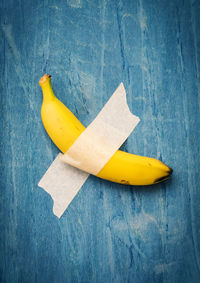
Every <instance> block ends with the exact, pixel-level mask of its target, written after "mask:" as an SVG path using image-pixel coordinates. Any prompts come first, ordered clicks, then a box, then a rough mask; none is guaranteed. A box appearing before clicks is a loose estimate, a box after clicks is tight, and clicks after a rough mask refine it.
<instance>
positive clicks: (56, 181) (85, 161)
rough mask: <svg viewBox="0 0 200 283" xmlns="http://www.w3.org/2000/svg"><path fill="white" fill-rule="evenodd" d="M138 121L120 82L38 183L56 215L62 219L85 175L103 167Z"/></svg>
mask: <svg viewBox="0 0 200 283" xmlns="http://www.w3.org/2000/svg"><path fill="white" fill-rule="evenodd" d="M139 121H140V119H139V118H138V117H137V116H135V115H133V114H132V113H131V112H130V110H129V108H128V105H127V101H126V91H125V89H124V86H123V84H122V83H121V84H120V85H119V87H118V88H117V90H116V91H115V92H114V94H113V95H112V96H111V98H110V99H109V101H108V102H107V103H106V104H105V106H104V107H103V109H102V110H101V111H100V112H99V114H98V115H97V117H96V118H95V119H94V120H93V122H92V123H91V124H90V125H89V126H88V127H87V128H86V130H85V131H84V132H83V133H82V134H81V135H80V136H79V137H78V139H77V140H76V141H75V142H74V143H73V145H72V146H71V147H70V149H69V150H68V151H67V152H66V153H65V154H64V155H62V154H59V155H58V156H57V158H56V159H55V160H54V162H53V163H52V164H51V166H50V167H49V169H48V170H47V172H46V173H45V174H44V176H43V177H42V179H41V180H40V182H39V184H38V186H40V187H42V188H43V189H44V190H45V191H46V192H48V193H49V194H50V195H51V197H52V199H53V201H54V206H53V212H54V214H55V215H56V216H58V217H61V216H62V214H63V213H64V211H65V209H66V208H67V207H68V205H69V204H70V202H71V201H72V199H73V198H74V197H75V195H76V194H77V192H78V191H79V190H80V188H81V187H82V185H83V184H84V182H85V181H86V180H87V178H88V176H89V174H88V173H90V174H94V175H96V174H97V173H98V172H99V171H100V170H101V169H102V168H103V167H104V165H105V164H106V163H107V162H108V161H109V159H110V158H111V157H112V156H113V154H114V153H115V152H116V151H117V150H118V149H119V147H120V146H121V145H122V144H123V142H124V141H125V140H126V139H127V137H128V136H129V135H130V133H131V132H132V131H133V130H134V128H135V127H136V126H137V124H138V122H139ZM63 161H65V162H66V163H65V162H63ZM86 172H87V173H86Z"/></svg>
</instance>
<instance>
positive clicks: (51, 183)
mask: <svg viewBox="0 0 200 283" xmlns="http://www.w3.org/2000/svg"><path fill="white" fill-rule="evenodd" d="M61 156H62V154H61V153H59V154H58V155H57V157H56V159H55V160H54V161H53V163H52V164H51V166H50V167H49V169H48V170H47V171H46V173H45V174H44V176H43V177H42V179H41V180H40V182H39V183H38V186H39V187H41V188H43V189H44V190H45V191H46V192H47V193H49V194H50V196H51V197H52V199H53V213H54V214H55V215H56V216H57V217H61V216H62V214H63V213H64V211H65V210H66V208H67V207H68V205H69V204H70V202H71V201H72V200H73V198H74V197H75V195H76V194H77V193H78V191H79V190H80V188H81V187H82V185H83V184H84V183H85V181H86V180H87V178H88V176H89V174H88V173H86V172H83V171H80V170H79V169H77V168H75V167H72V166H70V165H68V164H66V163H64V162H63V161H62V160H61V158H60V157H61Z"/></svg>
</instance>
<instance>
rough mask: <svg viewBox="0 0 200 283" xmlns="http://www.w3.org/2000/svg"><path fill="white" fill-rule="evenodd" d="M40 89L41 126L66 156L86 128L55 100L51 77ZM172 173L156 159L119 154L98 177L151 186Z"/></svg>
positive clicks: (44, 79)
mask: <svg viewBox="0 0 200 283" xmlns="http://www.w3.org/2000/svg"><path fill="white" fill-rule="evenodd" d="M39 85H40V86H41V88H42V92H43V104H42V108H41V117H42V122H43V124H44V127H45V129H46V131H47V133H48V135H49V136H50V138H51V139H52V141H53V142H54V143H55V144H56V146H57V147H58V148H59V149H60V150H61V151H62V152H63V153H65V152H66V151H67V150H68V149H69V148H70V146H71V145H72V144H73V143H74V141H75V140H76V139H77V138H78V137H79V135H80V134H81V133H82V132H83V131H84V129H85V127H84V126H83V125H82V124H81V122H80V121H79V120H78V119H77V118H76V117H75V116H74V114H73V113H72V112H71V111H70V110H69V109H68V108H67V107H66V106H65V105H64V104H63V103H62V102H61V101H60V100H58V99H57V98H56V96H55V95H54V93H53V90H52V87H51V76H50V75H46V74H45V75H44V76H43V77H42V78H41V79H40V81H39ZM171 173H172V169H171V168H169V167H168V166H167V165H165V164H164V163H163V162H161V161H159V160H157V159H154V158H150V157H143V156H138V155H134V154H130V153H126V152H123V151H120V150H118V151H117V152H116V153H115V154H114V155H113V156H112V158H111V159H110V160H109V161H108V162H107V163H106V165H105V166H104V167H103V169H102V170H101V171H100V172H99V173H98V174H97V176H98V177H100V178H102V179H106V180H109V181H113V182H117V183H121V184H129V185H151V184H155V183H158V182H161V181H163V180H166V179H168V178H169V176H170V175H171Z"/></svg>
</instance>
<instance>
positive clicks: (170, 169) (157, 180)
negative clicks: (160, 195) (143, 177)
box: [154, 167, 173, 184]
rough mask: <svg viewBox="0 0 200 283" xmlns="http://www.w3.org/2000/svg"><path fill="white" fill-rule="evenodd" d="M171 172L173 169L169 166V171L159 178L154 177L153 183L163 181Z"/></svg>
mask: <svg viewBox="0 0 200 283" xmlns="http://www.w3.org/2000/svg"><path fill="white" fill-rule="evenodd" d="M172 173H173V169H172V168H170V167H169V171H168V172H167V175H165V176H163V177H161V178H158V179H156V180H155V181H154V184H158V183H160V182H163V181H165V180H167V179H169V178H170V176H171V175H172Z"/></svg>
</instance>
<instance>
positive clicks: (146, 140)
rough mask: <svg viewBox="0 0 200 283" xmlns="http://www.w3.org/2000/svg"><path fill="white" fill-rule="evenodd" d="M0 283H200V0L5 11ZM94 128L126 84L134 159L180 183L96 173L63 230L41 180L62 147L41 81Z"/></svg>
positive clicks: (39, 4)
mask: <svg viewBox="0 0 200 283" xmlns="http://www.w3.org/2000/svg"><path fill="white" fill-rule="evenodd" d="M0 7H1V11H0V14H1V25H0V50H1V53H0V93H1V100H0V101H1V102H0V113H1V116H0V122H1V131H0V153H1V159H0V174H1V178H0V194H1V198H0V203H1V210H0V229H1V236H0V255H1V257H0V276H1V277H0V281H1V282H6V283H7V282H9V283H10V282H20V283H21V282H29V283H32V282H42V283H45V282H55V283H62V282H70V283H71V282H73V283H74V282H81V283H82V282H95V283H96V282H98V283H101V282H108V283H110V282H114V283H125V282H131V283H132V282H133V283H146V282H148V283H151V282H152V283H155V282H156V283H157V282H167V283H168V282H170V283H172V282H174V283H176V282H181V283H197V282H200V220H199V219H200V175H199V170H200V158H199V155H200V73H199V70H200V33H199V29H200V2H199V1H198V0H197V1H195V0H191V1H189V0H181V1H180V0H169V1H166V0H163V1H156V0H152V1H149V0H137V1H125V0H117V1H114V0H110V1H107V0H104V1H91V0H60V1H55V0H52V1H47V0H44V1H38V0H36V1H30V0H26V1H24V0H21V1H20V0H16V1H13V0H2V1H1V3H0ZM45 72H48V73H50V74H51V75H52V84H53V88H54V91H55V93H56V95H57V96H58V98H59V99H61V100H62V101H63V102H64V103H65V104H66V105H67V106H68V107H69V108H70V109H71V110H72V112H73V113H74V114H75V115H76V116H77V117H78V118H79V119H80V120H81V121H82V122H83V124H84V125H85V126H87V125H88V124H89V123H90V122H91V121H92V120H93V119H94V117H95V116H96V114H97V113H98V112H99V111H100V109H101V108H102V106H103V105H104V104H105V102H106V101H107V100H108V98H109V97H110V96H111V94H112V93H113V91H114V90H115V89H116V87H117V86H118V85H119V83H120V82H121V81H123V83H124V85H125V87H126V90H127V93H128V104H129V107H130V109H131V111H132V112H133V113H134V114H135V115H137V116H139V117H140V119H141V122H140V124H139V125H138V127H137V128H136V129H135V131H134V132H133V133H132V135H131V136H130V137H129V138H128V140H127V141H126V143H125V144H124V145H123V147H122V148H123V150H126V151H129V152H132V153H136V154H141V155H147V156H152V157H155V158H158V159H161V160H162V161H164V162H165V163H167V164H168V165H170V166H171V167H172V168H173V169H174V174H173V177H172V179H171V180H169V181H167V182H165V183H162V184H160V185H156V186H151V187H128V186H123V185H117V184H114V183H111V182H106V181H103V180H100V179H98V178H95V177H92V176H90V178H89V179H88V180H87V182H86V183H85V185H84V186H83V188H82V190H81V191H80V192H79V194H78V195H77V197H76V198H75V199H74V201H73V202H72V203H71V205H70V207H69V208H68V210H67V211H66V212H65V214H64V215H63V217H62V218H61V219H60V220H59V219H57V218H56V217H55V216H54V215H53V213H52V200H51V198H50V196H49V195H48V194H47V193H46V192H45V191H44V190H42V189H40V188H39V187H37V183H38V181H39V180H40V178H41V176H42V175H43V174H44V172H45V171H46V169H47V168H48V167H49V165H50V164H51V162H52V161H53V159H54V158H55V156H56V155H57V153H58V149H57V148H56V147H55V146H54V144H53V143H52V142H51V141H50V139H49V137H48V136H47V134H46V133H45V131H44V128H43V125H42V123H41V118H40V107H41V103H42V93H41V90H40V88H39V86H38V81H39V78H40V76H41V75H43V74H44V73H45Z"/></svg>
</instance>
